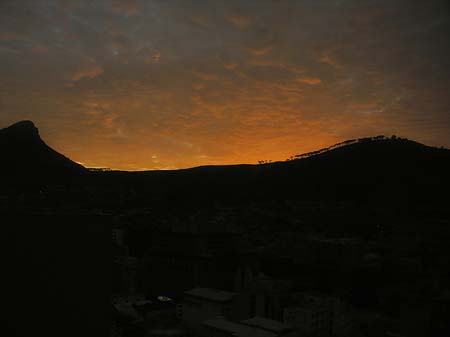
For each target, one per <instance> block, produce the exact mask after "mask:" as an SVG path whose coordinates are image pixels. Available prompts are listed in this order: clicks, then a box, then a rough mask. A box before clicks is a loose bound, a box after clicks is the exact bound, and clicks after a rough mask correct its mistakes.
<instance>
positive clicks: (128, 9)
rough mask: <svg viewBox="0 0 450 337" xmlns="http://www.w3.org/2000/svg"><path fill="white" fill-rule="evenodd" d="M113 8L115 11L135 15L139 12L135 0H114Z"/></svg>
mask: <svg viewBox="0 0 450 337" xmlns="http://www.w3.org/2000/svg"><path fill="white" fill-rule="evenodd" d="M111 8H112V10H113V11H114V12H117V13H120V14H125V15H126V16H133V15H136V14H138V13H139V8H138V5H137V3H136V1H135V0H113V1H112V3H111Z"/></svg>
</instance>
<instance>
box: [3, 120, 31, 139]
mask: <svg viewBox="0 0 450 337" xmlns="http://www.w3.org/2000/svg"><path fill="white" fill-rule="evenodd" d="M3 132H5V133H8V134H12V135H15V136H16V137H18V138H30V137H33V138H35V137H39V130H38V128H37V127H36V126H35V125H34V123H33V122H32V121H29V120H23V121H20V122H17V123H14V124H12V125H11V126H9V127H7V128H5V129H3Z"/></svg>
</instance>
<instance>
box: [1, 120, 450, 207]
mask: <svg viewBox="0 0 450 337" xmlns="http://www.w3.org/2000/svg"><path fill="white" fill-rule="evenodd" d="M341 144H344V145H342V146H337V147H336V146H332V147H330V148H329V150H326V151H323V150H321V151H316V152H313V153H312V155H308V156H295V158H298V159H294V160H289V161H283V162H273V163H268V164H257V165H247V164H246V165H223V166H200V167H195V168H190V169H181V170H173V171H141V172H126V171H106V172H89V171H88V170H87V169H85V168H84V167H83V166H81V165H79V164H77V163H74V162H73V161H71V160H70V159H68V158H66V157H65V156H63V155H61V154H59V153H58V152H56V151H55V150H53V149H51V148H50V147H49V146H47V145H46V144H45V143H44V141H42V139H41V138H40V136H39V132H38V129H37V128H36V127H35V125H34V124H33V123H32V122H31V121H22V122H18V123H16V124H14V125H12V126H10V127H8V128H5V129H3V130H0V153H1V156H2V159H3V160H2V161H3V163H4V164H3V165H2V166H1V168H0V170H1V173H2V177H3V178H4V179H5V181H7V182H10V183H12V184H13V183H14V182H15V181H17V179H20V181H22V182H26V183H30V182H32V183H33V182H38V183H47V182H58V181H59V182H61V181H70V180H72V179H74V178H77V179H78V178H79V177H81V178H82V179H83V180H77V181H78V182H80V183H81V182H82V183H83V184H88V185H96V186H97V187H98V188H100V189H104V188H107V189H112V190H114V186H117V187H120V188H118V190H119V189H120V190H123V188H126V189H127V190H133V191H134V192H135V193H136V194H137V195H138V198H140V200H141V201H142V200H146V201H144V202H147V201H148V200H149V199H152V200H156V199H158V200H160V201H162V202H167V200H170V201H171V202H172V201H174V202H177V201H179V202H182V203H196V202H207V203H210V202H214V201H237V202H247V201H254V200H268V199H271V200H273V199H277V200H290V199H293V200H294V199H296V200H298V199H304V200H316V201H320V200H330V201H333V200H335V201H341V200H353V201H358V202H379V201H380V200H382V201H384V202H387V203H392V202H400V203H410V202H413V203H435V202H443V199H442V198H441V197H440V195H441V194H442V193H447V192H446V191H447V190H448V189H449V187H450V178H449V175H448V172H450V150H448V149H443V148H436V147H430V146H426V145H423V144H420V143H417V142H414V141H411V140H407V139H402V138H385V137H381V138H380V137H374V138H363V139H360V140H358V141H346V142H343V143H341ZM133 202H134V201H133Z"/></svg>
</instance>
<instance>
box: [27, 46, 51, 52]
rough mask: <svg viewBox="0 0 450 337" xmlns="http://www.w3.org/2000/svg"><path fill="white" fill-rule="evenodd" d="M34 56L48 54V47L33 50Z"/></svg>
mask: <svg viewBox="0 0 450 337" xmlns="http://www.w3.org/2000/svg"><path fill="white" fill-rule="evenodd" d="M31 52H32V53H33V54H45V53H48V48H47V47H46V46H41V45H37V46H34V47H33V48H31Z"/></svg>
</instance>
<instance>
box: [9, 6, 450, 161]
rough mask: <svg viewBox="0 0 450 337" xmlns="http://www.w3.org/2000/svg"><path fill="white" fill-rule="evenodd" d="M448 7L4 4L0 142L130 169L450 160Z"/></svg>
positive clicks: (449, 26) (449, 30)
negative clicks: (405, 145) (340, 148)
mask: <svg viewBox="0 0 450 337" xmlns="http://www.w3.org/2000/svg"><path fill="white" fill-rule="evenodd" d="M449 33H450V4H449V3H448V1H446V0H442V1H438V0H427V1H423V0H417V1H416V0H373V1H369V0H368V1H364V0H329V1H326V0H240V1H235V0H224V1H214V0H120V1H119V0H99V1H95V0H90V1H87V0H86V1H83V0H1V1H0V128H2V127H6V126H8V125H10V124H12V123H14V122H16V121H20V120H24V119H27V120H32V121H33V122H34V123H35V124H36V126H37V127H38V128H39V130H40V134H41V137H42V138H43V139H44V140H45V141H46V142H47V144H49V145H50V146H52V147H53V148H55V149H56V150H57V151H59V152H61V153H63V154H65V155H66V156H68V157H70V158H71V159H72V160H74V161H77V162H79V163H82V164H83V165H85V166H88V167H110V168H113V169H123V170H147V169H176V168H186V167H193V166H199V165H219V164H236V163H257V162H258V161H259V160H274V161H275V160H285V159H286V158H288V157H290V156H291V155H296V154H301V153H304V152H309V151H313V150H317V149H320V148H322V147H326V146H329V145H332V144H334V143H337V142H340V141H344V140H347V139H353V138H358V137H366V136H376V135H387V136H390V135H392V134H396V135H398V136H401V137H406V138H409V139H413V140H416V141H419V142H422V143H425V144H427V145H434V146H445V147H450V90H449V89H450V76H449V75H450V43H449Z"/></svg>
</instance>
